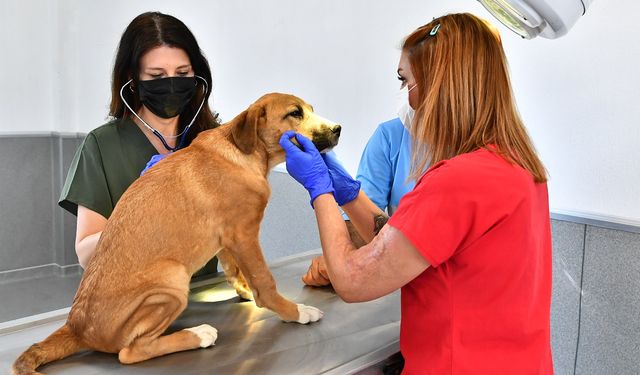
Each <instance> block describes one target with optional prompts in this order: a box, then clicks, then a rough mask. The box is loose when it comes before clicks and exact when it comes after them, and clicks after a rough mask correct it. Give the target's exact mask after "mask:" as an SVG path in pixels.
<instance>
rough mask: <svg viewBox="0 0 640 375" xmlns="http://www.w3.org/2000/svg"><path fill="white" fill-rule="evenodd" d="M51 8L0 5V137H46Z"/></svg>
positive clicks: (37, 2) (50, 126) (4, 0)
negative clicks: (35, 133) (27, 134)
mask: <svg viewBox="0 0 640 375" xmlns="http://www.w3.org/2000/svg"><path fill="white" fill-rule="evenodd" d="M55 13H56V6H55V4H53V2H51V1H48V0H30V1H28V2H20V1H10V0H0V51H1V53H0V56H1V57H0V111H1V112H0V113H1V116H0V118H1V119H2V120H0V133H5V134H6V133H12V132H30V131H36V130H39V131H43V130H44V131H52V130H54V128H55V126H56V124H55V121H54V119H53V118H52V112H53V97H54V96H53V85H52V83H53V77H54V75H55V64H54V60H53V58H52V55H53V54H54V47H55V45H56V37H57V32H56V14H55Z"/></svg>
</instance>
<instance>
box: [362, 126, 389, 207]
mask: <svg viewBox="0 0 640 375" xmlns="http://www.w3.org/2000/svg"><path fill="white" fill-rule="evenodd" d="M356 179H357V180H358V181H360V183H361V184H362V186H361V189H362V190H363V191H364V192H365V194H367V196H368V197H369V199H371V201H372V202H373V203H375V205H376V206H378V207H379V208H380V209H381V210H383V211H385V210H386V209H387V207H388V206H389V196H390V194H391V186H392V184H393V165H392V164H391V156H390V140H389V139H388V137H387V135H386V134H385V133H384V131H383V129H382V127H378V128H377V129H376V131H375V132H374V133H373V135H372V136H371V138H370V139H369V141H368V142H367V146H366V147H365V149H364V151H363V152H362V157H361V159H360V164H359V165H358V174H357V176H356Z"/></svg>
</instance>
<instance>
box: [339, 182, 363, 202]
mask: <svg viewBox="0 0 640 375" xmlns="http://www.w3.org/2000/svg"><path fill="white" fill-rule="evenodd" d="M360 185H361V183H360V181H358V180H353V181H352V182H351V186H350V187H351V189H349V191H348V192H346V193H345V192H343V193H342V194H337V196H336V202H337V203H338V205H339V206H344V205H345V204H347V203H349V202H351V201H352V200H354V199H356V197H357V196H358V194H359V193H360Z"/></svg>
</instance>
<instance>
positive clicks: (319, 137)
mask: <svg viewBox="0 0 640 375" xmlns="http://www.w3.org/2000/svg"><path fill="white" fill-rule="evenodd" d="M341 131H342V126H340V125H333V126H327V127H326V129H323V130H322V131H314V132H313V137H312V139H311V141H312V142H313V144H314V145H315V146H316V148H317V149H318V151H320V152H328V151H330V150H331V149H332V148H334V147H335V146H336V145H337V144H338V140H339V139H340V132H341Z"/></svg>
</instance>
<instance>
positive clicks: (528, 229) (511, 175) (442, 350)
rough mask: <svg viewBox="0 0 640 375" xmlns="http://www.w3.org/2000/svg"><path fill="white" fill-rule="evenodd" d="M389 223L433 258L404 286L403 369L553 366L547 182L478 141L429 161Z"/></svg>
mask: <svg viewBox="0 0 640 375" xmlns="http://www.w3.org/2000/svg"><path fill="white" fill-rule="evenodd" d="M389 224H390V225H391V226H393V227H394V228H396V229H398V230H399V231H400V232H402V233H403V234H404V235H405V236H406V237H407V238H408V239H409V240H410V241H411V243H412V244H413V245H414V246H415V247H416V249H417V250H418V251H419V252H420V253H421V254H422V255H423V256H424V257H425V259H427V261H429V263H430V264H431V267H429V268H427V269H426V270H425V271H424V272H423V273H422V274H421V275H419V276H418V277H416V278H415V279H414V280H412V281H411V282H409V283H408V284H407V285H405V286H404V287H402V320H401V328H400V348H401V351H402V354H403V355H404V357H405V368H404V372H403V373H404V374H438V375H442V374H456V375H457V374H491V375H499V374H509V375H511V374H518V375H526V374H553V364H552V359H551V344H550V327H549V325H550V323H549V314H550V306H551V264H552V263H551V231H550V220H549V203H548V195H547V185H546V184H545V183H540V184H536V183H535V182H534V180H533V177H532V175H531V174H530V173H529V172H528V171H526V170H525V169H523V168H521V167H520V166H518V165H515V164H510V163H509V162H507V161H506V160H505V159H503V158H502V157H500V156H498V155H497V154H494V153H493V152H491V151H489V150H487V149H479V150H477V151H474V152H470V153H467V154H462V155H458V156H457V157H455V158H452V159H449V160H446V161H443V162H440V163H438V164H436V165H435V166H433V167H432V168H431V169H430V170H429V171H427V172H426V173H425V174H424V176H423V177H422V178H421V179H420V181H419V182H418V184H417V185H416V187H415V189H414V190H413V191H412V192H410V193H408V194H407V195H405V197H404V198H403V199H402V200H401V201H400V207H399V208H398V211H396V213H395V214H394V215H393V216H392V217H391V219H390V220H389Z"/></svg>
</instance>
